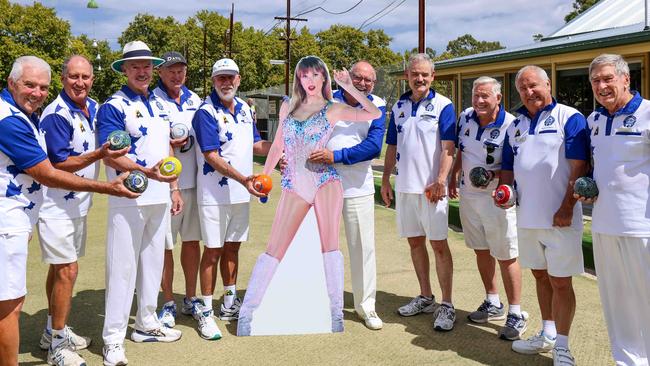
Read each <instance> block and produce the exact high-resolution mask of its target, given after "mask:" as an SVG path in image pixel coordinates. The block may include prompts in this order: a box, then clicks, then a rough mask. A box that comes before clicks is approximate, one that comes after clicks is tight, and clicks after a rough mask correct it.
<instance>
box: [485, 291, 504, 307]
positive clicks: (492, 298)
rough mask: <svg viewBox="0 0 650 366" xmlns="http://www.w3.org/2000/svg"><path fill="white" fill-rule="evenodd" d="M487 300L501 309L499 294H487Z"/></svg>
mask: <svg viewBox="0 0 650 366" xmlns="http://www.w3.org/2000/svg"><path fill="white" fill-rule="evenodd" d="M485 298H486V300H487V301H489V302H490V304H492V305H494V306H496V307H498V308H499V307H501V301H500V300H499V294H487V295H486V297H485Z"/></svg>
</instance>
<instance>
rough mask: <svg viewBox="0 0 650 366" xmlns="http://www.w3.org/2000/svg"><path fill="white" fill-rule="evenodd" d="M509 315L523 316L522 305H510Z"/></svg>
mask: <svg viewBox="0 0 650 366" xmlns="http://www.w3.org/2000/svg"><path fill="white" fill-rule="evenodd" d="M508 313H509V314H515V315H517V316H521V305H520V304H517V305H514V304H510V305H509V307H508Z"/></svg>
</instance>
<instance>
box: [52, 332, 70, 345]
mask: <svg viewBox="0 0 650 366" xmlns="http://www.w3.org/2000/svg"><path fill="white" fill-rule="evenodd" d="M66 337H67V334H66V328H65V327H63V329H52V349H55V348H56V347H57V346H58V345H59V344H61V343H62V342H63V341H64V340H65V338H66Z"/></svg>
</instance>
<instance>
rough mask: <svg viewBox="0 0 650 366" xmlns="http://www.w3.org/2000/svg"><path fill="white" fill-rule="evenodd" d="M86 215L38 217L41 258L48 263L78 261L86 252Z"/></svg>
mask: <svg viewBox="0 0 650 366" xmlns="http://www.w3.org/2000/svg"><path fill="white" fill-rule="evenodd" d="M86 233H87V229H86V216H83V217H77V218H74V219H61V220H59V219H42V218H39V219H38V237H39V239H40V240H39V242H40V244H41V258H42V260H43V262H45V263H48V264H66V263H73V262H76V261H77V259H79V257H83V256H84V254H85V253H86Z"/></svg>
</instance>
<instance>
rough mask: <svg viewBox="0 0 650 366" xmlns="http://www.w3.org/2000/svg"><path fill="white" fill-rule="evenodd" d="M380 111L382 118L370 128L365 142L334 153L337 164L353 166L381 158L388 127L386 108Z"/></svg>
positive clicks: (373, 122)
mask: <svg viewBox="0 0 650 366" xmlns="http://www.w3.org/2000/svg"><path fill="white" fill-rule="evenodd" d="M379 110H380V111H381V116H380V117H379V118H377V119H375V120H373V121H372V123H371V124H370V127H369V128H368V135H367V136H366V138H365V139H363V141H361V142H360V143H358V144H356V145H354V146H351V147H346V148H343V149H341V150H337V151H334V162H335V163H343V164H345V165H352V164H356V163H358V162H361V161H367V160H370V159H372V158H375V157H377V156H379V154H380V153H381V142H382V140H383V138H384V129H385V127H384V126H385V125H386V107H379ZM337 153H338V154H337ZM337 158H338V159H337Z"/></svg>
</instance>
